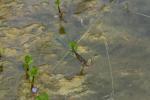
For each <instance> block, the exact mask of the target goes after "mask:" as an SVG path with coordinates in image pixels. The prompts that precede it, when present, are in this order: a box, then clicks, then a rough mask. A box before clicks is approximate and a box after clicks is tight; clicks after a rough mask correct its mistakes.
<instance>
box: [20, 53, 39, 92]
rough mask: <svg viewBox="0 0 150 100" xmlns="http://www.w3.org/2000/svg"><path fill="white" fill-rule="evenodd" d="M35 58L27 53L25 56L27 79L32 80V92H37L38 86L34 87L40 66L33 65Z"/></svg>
mask: <svg viewBox="0 0 150 100" xmlns="http://www.w3.org/2000/svg"><path fill="white" fill-rule="evenodd" d="M32 63H33V58H32V56H31V55H26V56H25V58H24V65H23V67H24V69H25V73H26V79H27V80H29V81H30V82H31V91H32V93H36V92H37V88H36V87H34V83H35V78H36V76H37V75H38V68H37V67H35V66H32Z"/></svg>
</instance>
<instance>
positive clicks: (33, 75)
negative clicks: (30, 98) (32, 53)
mask: <svg viewBox="0 0 150 100" xmlns="http://www.w3.org/2000/svg"><path fill="white" fill-rule="evenodd" d="M28 73H29V78H30V81H31V91H32V92H33V93H34V90H35V89H36V88H35V87H34V82H35V78H36V76H37V75H38V68H37V67H35V66H33V67H32V68H31V69H30V70H29V72H28ZM35 92H36V90H35Z"/></svg>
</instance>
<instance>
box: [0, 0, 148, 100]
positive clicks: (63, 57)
mask: <svg viewBox="0 0 150 100" xmlns="http://www.w3.org/2000/svg"><path fill="white" fill-rule="evenodd" d="M62 1H63V4H62V7H63V8H62V9H63V10H64V12H65V16H64V21H62V22H60V20H59V18H58V15H57V14H58V13H57V9H56V7H55V5H54V0H1V1H0V48H4V50H5V52H4V53H3V54H2V57H1V60H0V64H2V63H3V71H2V72H0V100H20V99H18V96H19V95H20V94H19V95H18V93H19V91H21V90H20V84H22V83H21V82H22V81H23V80H24V78H23V77H24V70H23V68H22V64H23V59H24V58H23V57H24V56H25V55H26V54H31V55H32V56H33V59H34V65H36V66H38V67H39V68H41V69H42V70H43V71H46V72H47V73H49V74H55V75H56V78H57V75H59V74H60V75H62V76H65V77H72V76H75V75H76V74H77V73H78V72H79V70H80V67H81V65H80V63H79V62H78V60H77V59H76V58H75V57H73V56H72V54H70V53H69V47H68V43H69V42H70V41H78V43H79V50H78V52H79V53H80V54H81V55H82V56H83V57H84V58H85V59H86V60H88V59H90V58H93V59H94V60H93V64H92V65H91V66H90V67H89V68H88V69H87V70H86V75H85V77H84V82H83V84H82V85H83V86H85V87H86V89H85V90H84V89H83V90H82V91H76V92H73V93H72V92H71V93H70V92H66V94H62V93H60V94H59V92H58V91H57V92H56V91H55V92H56V93H55V94H50V93H49V95H51V96H50V97H51V98H52V100H149V98H150V85H149V84H150V80H149V79H150V77H149V76H150V74H149V66H150V62H149V60H150V46H149V40H150V37H149V36H150V35H149V32H150V29H149V27H150V8H149V4H150V1H149V0H142V1H141V0H132V1H131V0H114V1H113V2H111V3H110V2H109V0H87V1H86V0H75V1H74V0H62ZM104 4H105V6H104ZM60 28H64V30H63V31H64V32H62V31H61V32H62V33H61V32H60ZM60 33H61V34H60ZM105 44H108V47H106V46H107V45H105ZM106 50H108V51H106ZM108 54H109V55H108ZM45 66H46V67H45ZM55 75H54V77H55ZM41 76H44V75H43V73H42V75H41ZM54 79H55V78H54ZM56 80H57V79H56ZM62 80H64V79H62ZM58 81H59V80H58ZM44 82H45V81H44ZM56 82H57V81H56ZM79 83H80V82H79ZM81 83H82V82H81ZM44 84H45V85H46V83H43V85H44ZM49 84H51V83H49ZM56 84H61V82H58V83H56ZM67 84H69V83H68V82H67ZM82 85H81V86H80V87H81V88H82ZM52 86H53V85H52ZM52 86H49V88H47V89H48V90H53V89H52ZM62 86H63V85H62ZM53 88H60V90H59V89H58V90H59V91H61V89H64V88H66V87H57V85H56V87H53ZM21 89H22V90H23V88H21ZM54 90H55V89H54ZM56 90H57V89H56ZM57 93H58V94H57ZM21 100H26V99H21Z"/></svg>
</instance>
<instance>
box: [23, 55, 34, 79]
mask: <svg viewBox="0 0 150 100" xmlns="http://www.w3.org/2000/svg"><path fill="white" fill-rule="evenodd" d="M32 63H33V59H32V56H31V55H26V56H25V57H24V64H23V67H24V70H25V73H26V79H29V69H30V68H31V66H32Z"/></svg>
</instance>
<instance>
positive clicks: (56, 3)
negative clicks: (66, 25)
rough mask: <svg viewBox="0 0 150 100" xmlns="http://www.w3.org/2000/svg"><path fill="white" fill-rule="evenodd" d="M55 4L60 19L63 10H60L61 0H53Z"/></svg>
mask: <svg viewBox="0 0 150 100" xmlns="http://www.w3.org/2000/svg"><path fill="white" fill-rule="evenodd" d="M55 5H56V7H57V9H58V13H59V18H60V19H62V18H63V11H62V10H61V0H55Z"/></svg>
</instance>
